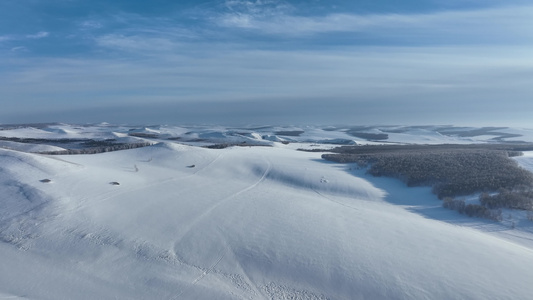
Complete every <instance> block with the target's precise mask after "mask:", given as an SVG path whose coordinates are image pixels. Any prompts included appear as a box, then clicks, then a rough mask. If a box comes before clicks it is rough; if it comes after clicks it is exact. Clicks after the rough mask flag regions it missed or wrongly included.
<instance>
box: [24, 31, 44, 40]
mask: <svg viewBox="0 0 533 300" xmlns="http://www.w3.org/2000/svg"><path fill="white" fill-rule="evenodd" d="M49 35H50V33H49V32H47V31H40V32H38V33H36V34H28V35H26V36H25V37H26V38H28V39H42V38H45V37H48V36H49Z"/></svg>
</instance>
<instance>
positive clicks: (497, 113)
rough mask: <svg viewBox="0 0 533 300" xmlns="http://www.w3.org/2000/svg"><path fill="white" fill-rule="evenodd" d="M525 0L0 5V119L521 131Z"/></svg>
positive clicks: (532, 19)
mask: <svg viewBox="0 0 533 300" xmlns="http://www.w3.org/2000/svg"><path fill="white" fill-rule="evenodd" d="M531 95H533V4H531V1H519V0H510V1H496V0H494V1H490V0H487V1H483V0H461V1H455V0H426V1H422V0H405V1H390V0H389V1H384V0H368V1H335V0H332V1H321V0H310V1H281V0H279V1H278V0H262V1H241V0H228V1H164V0H154V1H132V0H129V1H127V0H124V1H109V0H108V1H101V0H93V1H81V0H46V1H43V0H2V1H0V102H1V106H2V109H1V110H0V123H25V122H54V121H59V122H76V123H87V122H101V121H107V122H110V123H165V124H167V123H171V124H180V123H223V124H245V123H246V124H251V123H253V124H265V123H268V124H272V123H283V124H302V123H303V124H305V123H307V124H332V123H333V124H335V123H351V124H458V125H508V126H526V127H527V126H529V127H533V122H531V121H530V120H531V115H532V113H533V101H532V99H531V98H532V96H531Z"/></svg>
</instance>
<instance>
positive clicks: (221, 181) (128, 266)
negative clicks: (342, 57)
mask: <svg viewBox="0 0 533 300" xmlns="http://www.w3.org/2000/svg"><path fill="white" fill-rule="evenodd" d="M72 128H73V127H72V126H71V125H67V124H59V125H54V127H53V128H52V129H55V130H50V128H44V129H28V128H17V129H14V130H16V132H14V131H11V130H4V131H0V133H1V134H0V136H10V135H11V136H16V135H18V136H19V137H21V135H22V136H24V137H26V138H27V137H29V136H31V137H32V138H37V137H42V135H40V134H41V133H42V132H46V133H43V134H45V135H46V136H48V135H55V136H61V137H69V136H75V137H77V138H79V137H83V136H85V133H87V134H88V136H90V137H91V138H98V137H100V138H101V139H105V138H109V137H110V136H115V137H117V138H121V137H123V138H124V137H126V138H128V139H135V137H131V136H127V133H128V132H130V130H131V129H127V128H125V127H120V126H117V127H113V126H109V125H107V124H106V125H105V126H104V125H99V126H93V127H84V128H83V129H79V130H77V131H74V130H72ZM149 129H150V130H145V129H143V128H138V129H135V131H134V132H135V133H150V134H158V135H159V136H158V138H159V139H161V140H159V141H158V140H156V139H154V140H153V141H154V145H153V146H150V147H144V148H138V149H132V150H123V151H117V152H109V153H101V154H93V155H60V156H50V155H42V154H35V153H29V152H28V151H26V152H24V151H19V150H24V149H18V150H13V149H0V195H1V199H0V253H1V255H0V265H1V266H2V272H0V299H529V298H530V297H531V294H532V292H533V285H531V278H533V268H531V263H533V244H532V243H531V241H533V234H532V233H531V228H532V227H533V223H523V224H519V226H517V227H516V228H514V229H511V228H509V227H506V226H504V225H501V224H498V223H493V222H488V221H483V220H479V219H470V218H467V217H464V216H461V215H459V214H457V213H455V212H453V211H449V210H446V209H443V208H442V207H441V202H440V201H439V200H438V199H437V198H436V197H435V196H434V195H433V194H431V192H430V189H429V188H424V187H421V188H407V187H405V185H403V184H402V183H401V182H399V181H397V180H394V179H389V178H373V177H370V176H368V175H366V174H365V173H364V170H360V169H358V168H357V167H356V166H354V165H347V164H335V163H330V162H326V161H324V160H322V159H321V158H320V155H321V153H310V152H302V151H296V148H298V147H301V146H305V147H311V148H312V147H317V146H318V147H329V146H330V145H329V144H328V143H327V142H326V143H320V141H322V142H324V141H331V140H333V139H339V140H353V141H355V142H357V143H361V142H362V141H361V140H357V139H354V138H353V137H349V136H348V135H347V134H345V133H344V132H343V131H324V130H320V129H317V128H304V129H303V131H304V133H302V134H301V135H298V136H279V135H276V131H278V132H279V130H280V129H279V128H275V127H268V128H263V129H257V128H254V129H246V130H244V129H238V130H235V129H227V128H206V127H201V128H183V127H176V130H173V129H172V128H169V127H158V128H149ZM282 129H283V128H282ZM297 129H300V128H297ZM10 131H11V132H10ZM39 131H42V132H39ZM507 131H510V129H508V130H507ZM401 134H402V135H401V136H399V135H396V138H398V139H399V138H403V141H404V142H407V143H413V142H417V141H428V140H429V141H438V139H437V138H438V134H437V133H435V131H433V130H426V131H424V129H420V128H416V129H413V130H412V131H411V135H410V138H409V132H407V131H404V132H402V133H401ZM162 136H164V137H165V138H167V140H165V141H162ZM274 136H276V137H278V138H279V140H280V141H287V140H290V141H291V143H290V144H286V143H285V144H283V143H280V142H277V141H275V140H276V139H273V138H272V137H274ZM169 137H170V138H177V137H180V139H181V141H179V142H178V139H175V140H168V138H169ZM263 137H266V138H265V139H264V138H263ZM443 139H444V140H445V141H446V142H449V141H450V140H453V141H455V142H457V141H459V142H461V141H463V142H464V141H469V139H470V138H460V137H450V136H446V137H445V138H443ZM221 141H226V142H228V141H229V142H232V143H236V142H238V143H242V142H248V143H250V144H252V142H253V144H254V145H268V146H270V147H261V146H254V147H242V146H241V147H236V146H235V147H227V148H224V149H207V148H203V147H199V146H198V145H203V144H205V143H209V142H217V143H218V142H221ZM477 142H486V141H480V140H479V139H478V140H477ZM195 143H196V144H195ZM316 143H318V144H316ZM518 160H519V163H521V164H522V165H523V166H525V167H529V168H530V167H531V166H533V155H530V154H528V155H525V156H523V157H520V158H518ZM43 179H50V180H51V181H50V182H42V180H43ZM113 182H116V183H118V184H119V185H114V184H111V183H113Z"/></svg>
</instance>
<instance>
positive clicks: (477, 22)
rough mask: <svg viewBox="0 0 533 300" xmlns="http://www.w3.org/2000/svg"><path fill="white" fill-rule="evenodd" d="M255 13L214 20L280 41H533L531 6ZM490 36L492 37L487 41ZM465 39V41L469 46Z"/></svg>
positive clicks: (239, 13)
mask: <svg viewBox="0 0 533 300" xmlns="http://www.w3.org/2000/svg"><path fill="white" fill-rule="evenodd" d="M253 7H254V9H253V10H249V11H246V10H241V11H236V12H228V13H225V14H223V15H221V16H220V17H219V18H217V19H216V24H217V25H219V26H221V27H227V28H235V29H239V28H240V29H248V30H254V31H256V32H257V33H261V34H268V35H278V36H290V37H298V36H306V35H307V36H308V35H314V34H322V33H332V32H339V33H342V32H344V33H350V32H351V33H373V34H379V35H381V36H394V35H397V34H398V33H400V34H404V35H420V36H421V37H424V36H431V35H433V36H437V37H443V36H444V37H455V38H457V37H467V38H474V40H475V41H479V40H480V37H486V39H489V38H490V39H498V38H506V39H508V38H510V37H512V38H514V39H515V40H517V41H518V40H519V39H526V38H527V39H531V38H533V6H519V7H507V8H497V9H496V8H490V9H480V10H471V11H442V12H436V13H429V14H373V15H357V14H328V15H325V16H305V17H304V16H298V15H295V14H289V13H287V12H284V11H277V12H276V13H273V11H272V10H268V13H265V12H261V11H258V8H259V7H260V6H259V5H255V6H253ZM487 32H488V33H491V35H492V36H490V37H487ZM465 41H466V39H465V40H463V42H465Z"/></svg>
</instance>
